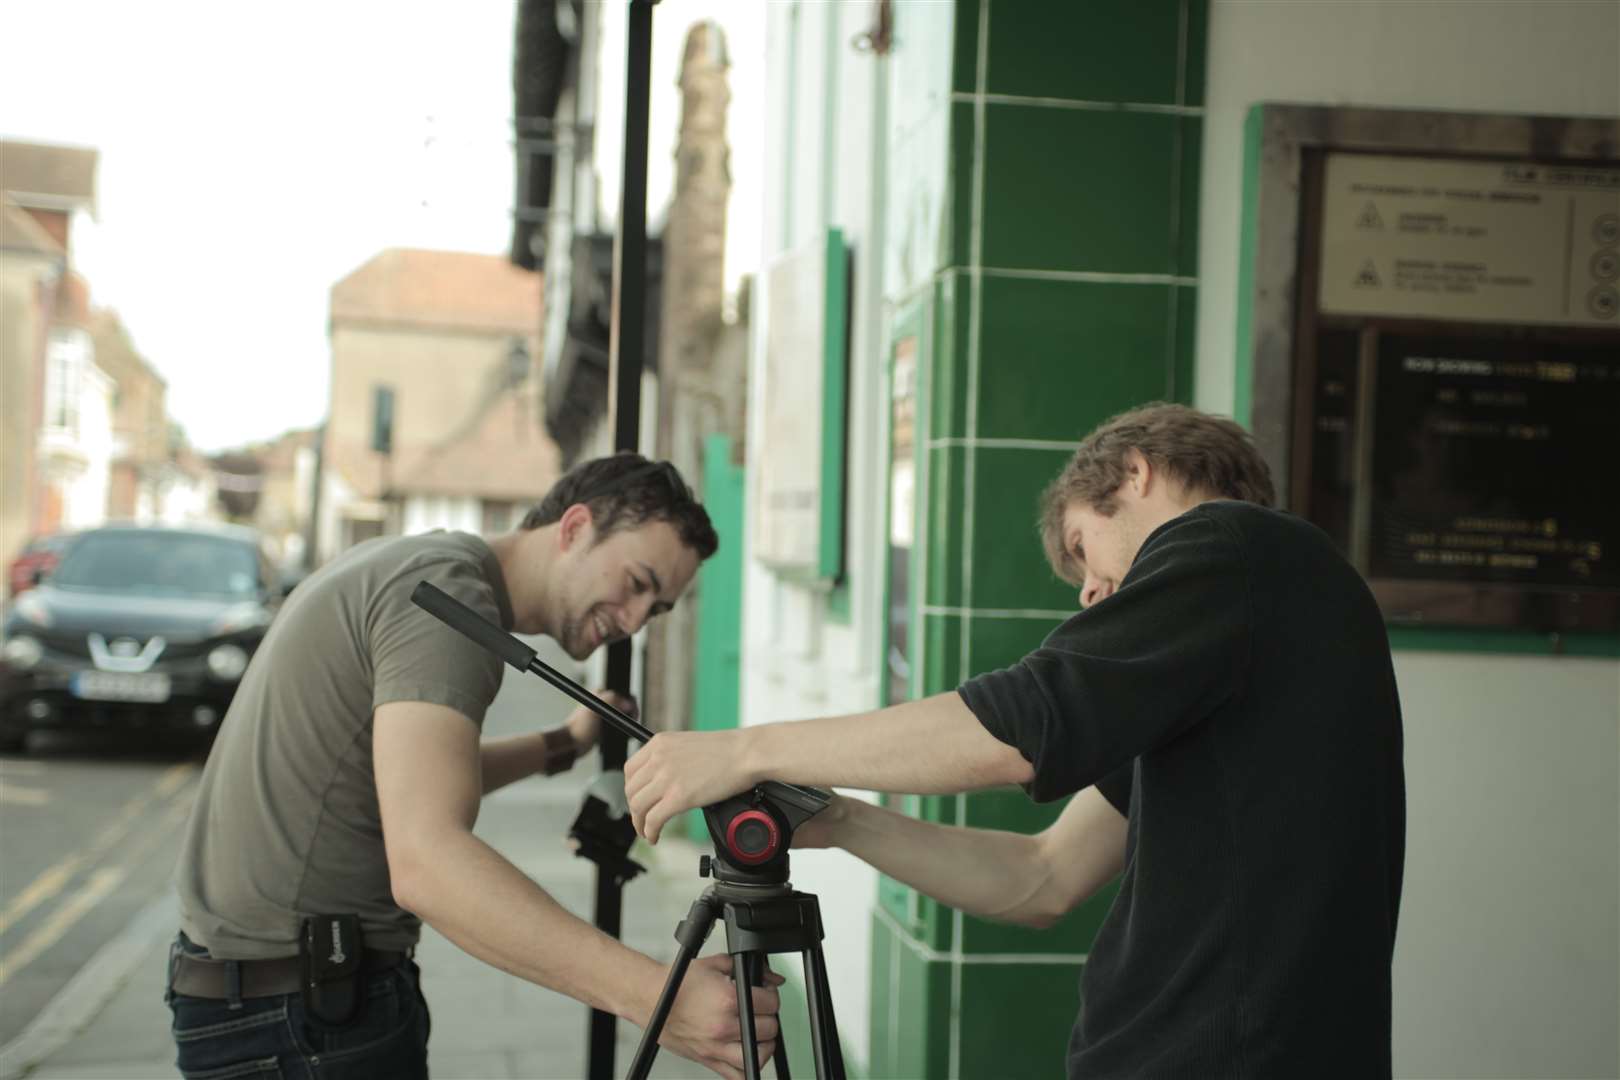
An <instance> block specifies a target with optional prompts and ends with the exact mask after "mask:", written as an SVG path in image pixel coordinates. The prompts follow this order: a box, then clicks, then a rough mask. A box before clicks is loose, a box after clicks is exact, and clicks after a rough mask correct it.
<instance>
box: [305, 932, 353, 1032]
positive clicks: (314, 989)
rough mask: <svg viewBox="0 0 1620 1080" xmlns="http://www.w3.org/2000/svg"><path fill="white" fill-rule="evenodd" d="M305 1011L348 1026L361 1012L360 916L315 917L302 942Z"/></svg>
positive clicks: (329, 1021)
mask: <svg viewBox="0 0 1620 1080" xmlns="http://www.w3.org/2000/svg"><path fill="white" fill-rule="evenodd" d="M298 952H299V957H300V959H301V960H302V961H303V963H302V965H301V966H302V969H303V971H302V974H303V993H304V1008H305V1009H307V1010H309V1013H310V1015H312V1016H314V1017H315V1018H316V1019H318V1020H321V1021H323V1022H325V1023H328V1024H346V1023H348V1022H349V1021H350V1020H352V1019H354V1016H355V1013H356V1012H358V1011H359V1009H360V994H361V983H362V979H361V977H360V970H361V962H362V959H363V957H364V954H365V945H364V944H363V943H362V941H361V938H360V916H358V915H312V916H310V917H309V918H307V919H305V920H304V928H303V934H302V935H301V937H300V939H299V946H298Z"/></svg>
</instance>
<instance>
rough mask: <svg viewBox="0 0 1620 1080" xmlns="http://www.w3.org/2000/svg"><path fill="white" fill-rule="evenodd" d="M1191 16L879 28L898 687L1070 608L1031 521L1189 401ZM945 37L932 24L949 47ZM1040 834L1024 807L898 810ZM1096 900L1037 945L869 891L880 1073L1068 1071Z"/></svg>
mask: <svg viewBox="0 0 1620 1080" xmlns="http://www.w3.org/2000/svg"><path fill="white" fill-rule="evenodd" d="M1207 9H1208V0H1088V2H1087V3H1084V4H1059V5H1049V4H1033V3H1025V2H1021V0H956V2H955V3H954V4H951V3H940V4H901V5H896V6H895V18H896V24H895V41H896V43H897V44H896V48H895V52H894V53H893V55H892V56H891V65H892V73H891V82H890V100H891V117H890V121H889V125H890V130H889V135H888V153H889V162H888V183H889V187H888V197H887V200H886V205H887V208H888V209H887V233H886V236H885V262H884V293H885V297H886V300H887V301H888V303H889V305H890V307H891V311H894V312H902V311H903V312H905V313H907V316H908V322H907V326H908V328H909V329H908V333H909V332H914V328H915V326H916V325H918V323H917V322H915V321H914V320H911V318H910V316H911V314H912V313H917V312H919V311H920V315H921V319H922V325H926V326H927V328H928V330H927V332H926V333H925V334H923V335H922V337H921V339H920V351H919V353H918V356H917V359H918V371H919V374H920V376H921V379H920V383H921V386H920V394H921V397H920V400H919V410H918V415H919V416H920V417H922V418H923V422H924V424H925V425H926V431H925V432H924V433H923V439H924V441H923V443H922V449H921V450H920V452H919V459H918V464H919V467H920V473H919V475H918V480H917V489H916V494H917V501H918V522H917V527H918V539H917V547H916V557H917V558H918V560H919V562H920V567H919V575H918V578H917V581H918V583H919V587H918V590H917V593H918V595H915V596H914V597H913V605H914V606H913V611H912V616H911V617H912V625H913V633H912V634H911V635H910V640H911V641H912V642H914V643H915V645H914V651H915V655H914V656H913V657H912V661H913V664H914V671H915V672H916V674H915V675H914V689H915V690H917V691H918V692H919V693H923V694H927V693H937V692H940V691H945V690H950V689H952V688H954V687H956V686H957V685H959V684H960V682H961V681H962V680H963V679H964V678H966V677H970V676H972V675H974V674H976V673H979V672H983V671H988V670H992V669H995V668H998V667H1003V666H1005V665H1008V664H1011V663H1015V662H1016V661H1017V660H1018V659H1019V658H1020V657H1022V656H1023V655H1024V654H1025V653H1027V652H1028V651H1029V650H1030V649H1032V648H1034V647H1035V646H1037V645H1039V644H1040V642H1041V640H1042V639H1043V638H1044V637H1045V636H1046V635H1047V634H1048V633H1049V632H1050V631H1051V629H1052V628H1053V627H1054V626H1055V625H1056V624H1057V623H1058V622H1059V621H1060V620H1061V619H1062V618H1064V617H1066V615H1067V613H1070V612H1072V611H1074V610H1075V607H1076V597H1075V590H1074V589H1073V588H1071V587H1069V586H1067V585H1064V584H1063V583H1061V582H1059V581H1057V580H1056V578H1054V577H1053V576H1052V574H1051V573H1050V572H1049V571H1048V570H1047V568H1046V565H1045V559H1044V556H1043V554H1042V551H1041V545H1040V541H1039V538H1038V536H1037V535H1036V532H1035V517H1036V512H1037V505H1036V503H1037V499H1038V496H1039V494H1040V492H1041V490H1042V489H1043V488H1044V487H1045V485H1046V484H1047V483H1048V481H1049V480H1050V479H1051V478H1052V476H1054V475H1055V474H1056V473H1057V471H1058V470H1059V468H1061V466H1062V465H1063V463H1064V461H1065V460H1066V459H1067V457H1068V455H1069V454H1070V453H1071V452H1072V449H1073V447H1074V445H1075V444H1076V443H1077V442H1078V441H1079V439H1080V438H1081V437H1082V436H1083V435H1084V434H1085V433H1086V432H1087V431H1089V430H1090V429H1091V428H1092V427H1094V426H1095V425H1096V424H1097V423H1098V422H1100V421H1101V420H1103V419H1105V418H1107V417H1108V416H1111V415H1113V414H1114V413H1116V412H1119V411H1120V410H1122V409H1126V408H1129V407H1131V406H1133V405H1137V404H1141V403H1142V402H1145V401H1150V400H1155V399H1172V400H1181V401H1190V399H1191V393H1192V382H1193V380H1192V371H1193V368H1192V364H1193V335H1194V315H1195V311H1196V308H1195V305H1196V300H1197V288H1196V285H1197V282H1196V273H1197V233H1198V229H1197V210H1198V189H1199V184H1198V162H1199V142H1200V138H1201V134H1202V125H1203V116H1202V106H1203V89H1204V54H1205V40H1206V20H1207V14H1208V10H1207ZM946 24H948V26H947V25H946ZM897 802H898V804H899V805H900V807H901V808H902V809H904V810H906V811H907V812H910V813H914V814H916V815H917V816H920V817H922V818H925V819H927V820H932V821H939V822H943V823H948V824H952V823H958V820H959V819H960V820H961V821H962V822H965V823H966V824H969V825H973V826H977V827H984V828H1000V829H1012V830H1016V831H1019V832H1026V833H1027V832H1035V831H1038V830H1040V829H1042V828H1045V827H1046V826H1047V825H1049V824H1050V823H1051V822H1052V821H1053V820H1054V819H1055V818H1056V816H1057V814H1058V813H1059V812H1060V811H1061V808H1062V807H1061V804H1054V805H1046V806H1038V805H1035V804H1033V803H1031V802H1030V801H1029V800H1028V798H1026V797H1025V796H1024V794H1023V793H1022V792H1020V791H1015V790H1006V791H995V792H986V793H980V794H977V795H973V796H963V797H933V798H926V799H916V798H910V799H903V800H897ZM1113 891H1114V890H1113V889H1112V887H1111V888H1109V889H1107V890H1105V891H1104V893H1103V895H1100V896H1098V897H1095V898H1093V899H1092V900H1091V901H1089V902H1088V903H1086V904H1085V905H1083V906H1082V907H1081V908H1080V909H1078V910H1076V911H1075V912H1073V913H1071V914H1070V915H1069V916H1068V917H1067V918H1066V919H1064V920H1063V921H1062V922H1061V923H1060V924H1059V925H1058V926H1056V927H1053V928H1051V929H1048V930H1044V931H1035V930H1028V929H1024V928H1020V927H1012V926H1005V925H1001V924H997V923H992V922H988V921H984V920H980V919H975V918H971V917H967V916H964V915H961V914H959V913H957V912H954V911H952V910H950V909H949V908H945V907H942V906H940V905H938V904H935V903H934V902H933V901H930V900H928V899H927V898H926V897H922V896H919V895H918V894H916V893H915V892H914V891H913V890H911V889H908V888H906V887H905V886H903V885H901V884H899V883H897V882H893V881H887V880H886V881H884V883H883V884H882V886H881V888H880V901H879V904H878V907H877V909H876V910H875V912H874V916H873V919H874V925H873V956H872V960H873V964H872V972H873V974H872V979H873V985H872V998H871V1000H872V1015H871V1018H870V1020H871V1034H872V1042H871V1063H870V1073H871V1075H872V1076H874V1077H882V1076H893V1077H913V1078H914V1077H978V1076H1048V1075H1056V1074H1057V1073H1058V1072H1059V1071H1060V1070H1061V1067H1062V1065H1061V1062H1062V1059H1063V1052H1064V1047H1065V1046H1066V1044H1067V1040H1068V1035H1069V1029H1070V1027H1071V1025H1072V1024H1073V1022H1074V1018H1075V1013H1076V1010H1077V1009H1078V1005H1079V976H1080V971H1081V968H1082V967H1083V965H1084V958H1085V954H1086V953H1087V951H1088V950H1089V948H1090V945H1091V941H1092V939H1093V938H1094V937H1095V935H1096V932H1097V929H1098V927H1099V926H1100V925H1101V923H1102V920H1103V918H1104V916H1105V915H1106V913H1107V910H1108V905H1109V904H1110V902H1111V901H1112V898H1113Z"/></svg>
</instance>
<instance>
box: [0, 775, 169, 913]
mask: <svg viewBox="0 0 1620 1080" xmlns="http://www.w3.org/2000/svg"><path fill="white" fill-rule="evenodd" d="M194 771H196V767H195V766H194V765H191V764H189V763H182V764H179V765H174V766H171V767H170V768H168V769H166V770H165V771H164V772H163V775H161V776H159V777H158V779H157V780H156V782H154V783H153V784H152V785H151V786H150V787H148V788H147V789H146V790H145V791H142V792H139V793H137V794H136V795H134V796H131V797H130V799H129V800H128V801H127V802H125V803H124V805H123V806H121V807H119V808H118V811H117V812H116V814H115V815H114V817H113V820H112V822H111V823H110V824H108V825H107V827H106V828H104V829H102V830H101V832H100V833H98V834H97V835H96V838H95V839H94V840H93V841H91V843H90V846H89V847H88V848H86V849H85V850H83V851H76V852H72V853H70V854H69V855H67V856H66V857H64V858H63V859H61V860H60V861H58V862H57V863H56V865H54V866H52V867H50V868H48V869H47V870H45V871H44V872H43V873H41V874H40V875H39V876H38V877H36V878H35V879H34V880H33V881H31V882H29V883H28V885H27V886H26V887H25V888H24V889H23V891H22V892H20V893H18V894H17V895H16V897H15V898H13V900H12V901H11V903H9V904H7V905H6V907H5V910H4V911H0V934H4V933H5V932H6V931H7V930H9V929H11V927H12V926H13V925H15V924H16V922H17V920H18V919H21V918H22V917H23V916H25V915H27V914H28V913H29V912H30V911H32V910H34V908H36V907H38V906H39V905H40V904H42V903H44V902H45V901H47V900H49V899H51V898H52V897H54V896H55V895H56V894H57V893H59V892H61V891H62V890H63V889H64V888H65V887H66V886H67V883H68V882H69V881H71V880H72V878H73V875H74V874H76V873H78V871H79V868H80V867H82V866H85V865H88V864H92V863H95V862H97V861H98V860H99V859H100V858H101V857H102V856H103V855H105V854H106V853H107V852H108V851H110V850H111V849H112V847H113V846H114V845H115V844H117V843H118V842H119V841H120V840H122V839H123V838H124V834H125V833H127V832H128V831H129V830H130V828H131V827H132V826H133V825H134V824H135V822H136V821H138V820H140V815H141V813H142V811H144V810H145V809H146V806H147V804H148V803H150V802H152V800H153V799H155V798H159V797H162V798H167V797H169V796H170V795H172V794H173V793H174V792H175V791H176V790H178V789H179V788H180V787H181V786H182V785H183V784H184V783H185V781H186V779H187V777H189V776H190V774H191V773H193V772H194Z"/></svg>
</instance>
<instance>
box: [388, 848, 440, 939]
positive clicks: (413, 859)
mask: <svg viewBox="0 0 1620 1080" xmlns="http://www.w3.org/2000/svg"><path fill="white" fill-rule="evenodd" d="M434 880H435V876H434V873H433V865H432V863H431V861H430V860H429V857H428V852H427V851H426V850H425V845H422V844H399V845H394V844H390V845H388V885H389V889H390V891H391V892H392V893H393V896H394V903H395V904H397V905H399V907H400V908H402V909H403V910H405V911H408V912H410V913H411V914H412V915H415V916H416V917H417V918H419V919H421V920H423V921H424V922H428V921H431V920H430V919H429V914H430V912H431V911H432V908H433V891H434V888H433V886H434Z"/></svg>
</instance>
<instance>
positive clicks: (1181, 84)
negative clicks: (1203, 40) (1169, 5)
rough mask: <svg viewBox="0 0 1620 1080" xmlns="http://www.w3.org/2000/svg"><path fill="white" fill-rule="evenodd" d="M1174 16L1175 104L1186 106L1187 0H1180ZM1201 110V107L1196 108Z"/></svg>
mask: <svg viewBox="0 0 1620 1080" xmlns="http://www.w3.org/2000/svg"><path fill="white" fill-rule="evenodd" d="M1180 6H1181V10H1180V11H1178V12H1177V18H1176V104H1177V105H1179V106H1181V107H1183V108H1186V107H1187V0H1181V5H1180ZM1197 111H1198V112H1203V111H1204V110H1203V109H1198V110H1197Z"/></svg>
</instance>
